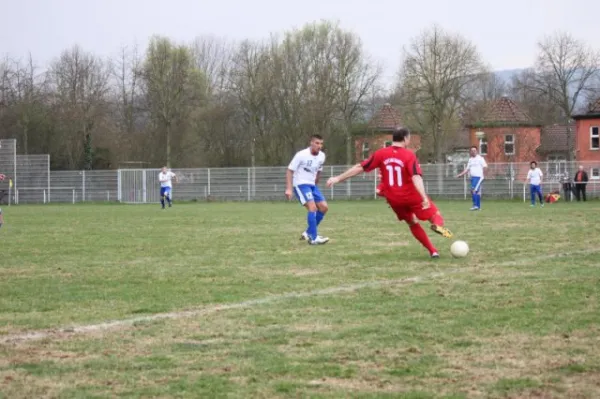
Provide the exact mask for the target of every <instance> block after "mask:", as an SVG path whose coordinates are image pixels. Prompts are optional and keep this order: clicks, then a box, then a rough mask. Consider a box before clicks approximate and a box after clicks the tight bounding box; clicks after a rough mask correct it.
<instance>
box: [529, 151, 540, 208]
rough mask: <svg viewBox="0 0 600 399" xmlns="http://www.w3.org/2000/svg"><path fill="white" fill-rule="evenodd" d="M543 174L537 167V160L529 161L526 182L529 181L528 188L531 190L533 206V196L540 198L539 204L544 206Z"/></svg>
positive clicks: (533, 203)
mask: <svg viewBox="0 0 600 399" xmlns="http://www.w3.org/2000/svg"><path fill="white" fill-rule="evenodd" d="M543 177H544V174H543V173H542V170H541V169H540V168H538V166H537V162H535V161H531V163H530V164H529V171H528V172H527V182H528V183H529V189H530V191H531V206H535V197H536V195H537V197H538V198H539V200H540V205H541V206H544V199H543V197H542V178H543Z"/></svg>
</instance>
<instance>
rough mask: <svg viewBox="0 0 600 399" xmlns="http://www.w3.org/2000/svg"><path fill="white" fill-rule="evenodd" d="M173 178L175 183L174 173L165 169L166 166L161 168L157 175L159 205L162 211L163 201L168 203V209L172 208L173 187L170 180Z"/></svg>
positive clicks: (163, 207)
mask: <svg viewBox="0 0 600 399" xmlns="http://www.w3.org/2000/svg"><path fill="white" fill-rule="evenodd" d="M173 178H174V179H175V181H177V176H176V175H175V173H173V172H171V170H170V169H167V167H166V166H163V167H162V169H161V171H160V173H159V174H158V181H159V182H160V204H161V205H162V209H165V199H166V200H167V202H168V203H169V208H170V207H171V206H172V202H171V188H172V187H173V184H172V183H171V180H172V179H173Z"/></svg>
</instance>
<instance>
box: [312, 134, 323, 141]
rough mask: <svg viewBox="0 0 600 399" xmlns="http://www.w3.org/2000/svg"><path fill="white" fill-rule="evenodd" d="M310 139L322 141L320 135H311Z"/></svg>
mask: <svg viewBox="0 0 600 399" xmlns="http://www.w3.org/2000/svg"><path fill="white" fill-rule="evenodd" d="M310 139H311V140H313V139H318V140H323V137H321V135H320V134H313V135H312V136H310Z"/></svg>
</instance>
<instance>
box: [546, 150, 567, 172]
mask: <svg viewBox="0 0 600 399" xmlns="http://www.w3.org/2000/svg"><path fill="white" fill-rule="evenodd" d="M566 162H567V157H566V156H565V155H563V154H551V155H548V163H547V165H546V166H547V168H546V172H547V173H548V175H549V176H550V175H557V176H558V175H561V174H564V173H566V172H567V163H566Z"/></svg>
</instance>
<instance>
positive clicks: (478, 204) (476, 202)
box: [471, 194, 481, 208]
mask: <svg viewBox="0 0 600 399" xmlns="http://www.w3.org/2000/svg"><path fill="white" fill-rule="evenodd" d="M471 198H472V199H473V206H474V207H476V208H481V194H472V195H471Z"/></svg>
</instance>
